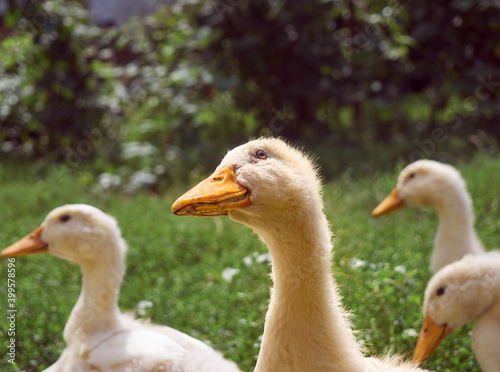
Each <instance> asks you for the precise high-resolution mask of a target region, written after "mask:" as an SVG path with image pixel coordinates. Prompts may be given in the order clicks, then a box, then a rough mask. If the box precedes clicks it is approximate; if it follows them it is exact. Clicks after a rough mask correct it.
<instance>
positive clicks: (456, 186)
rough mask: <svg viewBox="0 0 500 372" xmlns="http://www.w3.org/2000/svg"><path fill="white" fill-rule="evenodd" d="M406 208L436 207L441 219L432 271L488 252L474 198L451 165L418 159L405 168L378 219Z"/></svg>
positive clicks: (375, 210) (381, 207) (379, 207)
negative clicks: (476, 223) (476, 222)
mask: <svg viewBox="0 0 500 372" xmlns="http://www.w3.org/2000/svg"><path fill="white" fill-rule="evenodd" d="M403 207H410V208H411V207H414V208H417V207H432V208H434V209H436V211H437V213H438V216H439V225H438V229H437V233H436V236H435V238H434V250H433V252H432V256H431V262H430V268H431V270H432V271H433V272H437V271H438V270H439V269H441V268H442V267H444V266H446V265H448V264H450V263H452V262H454V261H457V260H460V259H461V258H462V257H464V256H465V255H467V254H481V253H484V252H485V250H484V248H483V246H482V244H481V242H480V240H479V238H478V237H477V234H476V231H475V230H474V213H473V209H472V199H471V197H470V195H469V193H468V192H467V187H466V184H465V181H464V179H463V178H462V176H461V175H460V173H459V172H458V171H457V170H456V169H455V168H454V167H452V166H451V165H448V164H443V163H440V162H437V161H432V160H418V161H416V162H414V163H411V164H409V165H408V166H407V167H406V168H404V169H403V170H402V171H401V173H400V175H399V177H398V183H397V185H396V187H395V188H394V190H393V191H392V192H391V193H390V194H389V195H388V196H387V198H385V199H384V201H382V202H381V203H380V204H379V206H377V208H375V209H374V211H373V212H372V215H373V216H374V217H378V216H381V215H383V214H387V213H391V212H393V211H395V210H398V209H400V208H403Z"/></svg>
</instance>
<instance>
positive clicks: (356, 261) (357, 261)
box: [349, 257, 366, 269]
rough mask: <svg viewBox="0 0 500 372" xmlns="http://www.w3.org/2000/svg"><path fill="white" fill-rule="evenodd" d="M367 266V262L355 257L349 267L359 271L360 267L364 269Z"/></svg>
mask: <svg viewBox="0 0 500 372" xmlns="http://www.w3.org/2000/svg"><path fill="white" fill-rule="evenodd" d="M365 265H366V261H363V260H360V259H359V258H356V257H353V258H352V259H351V260H350V261H349V266H351V267H352V268H353V269H357V268H358V267H363V266H365Z"/></svg>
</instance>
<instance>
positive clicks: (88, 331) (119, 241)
mask: <svg viewBox="0 0 500 372" xmlns="http://www.w3.org/2000/svg"><path fill="white" fill-rule="evenodd" d="M126 249H127V247H126V243H125V241H124V240H123V238H122V237H121V232H120V230H119V228H118V225H117V223H116V220H115V219H114V218H112V217H111V216H109V215H107V214H105V213H103V212H102V211H100V210H99V209H97V208H94V207H91V206H88V205H82V204H74V205H66V206H63V207H59V208H56V209H55V210H54V211H52V212H51V213H50V214H49V215H48V216H47V218H46V219H45V221H44V222H43V224H42V226H41V227H40V228H38V229H37V230H35V232H33V233H32V234H30V235H28V236H26V237H25V238H23V239H21V240H20V241H19V242H18V243H15V244H14V245H12V246H11V247H9V248H7V249H5V250H4V251H2V253H1V256H2V257H11V256H18V255H24V254H30V253H41V252H43V251H48V252H49V253H51V254H53V255H54V256H57V257H59V258H63V259H66V260H68V261H72V262H76V263H77V264H78V265H79V266H80V268H81V271H82V281H83V283H82V291H81V293H80V296H79V298H78V301H77V303H76V304H75V306H74V308H73V310H72V311H71V314H70V317H69V319H68V322H67V323H66V326H65V329H64V339H65V341H66V348H65V349H64V351H63V353H62V354H61V356H60V358H59V359H58V361H57V362H56V363H55V364H54V365H52V366H51V367H49V368H48V369H47V370H46V371H48V372H68V371H71V372H90V371H103V372H104V371H105V372H115V371H116V372H118V371H120V372H146V371H147V372H157V371H165V372H194V371H214V372H219V371H228V372H229V371H231V372H236V371H238V368H237V366H236V365H235V364H234V363H233V362H230V361H227V360H225V359H224V358H223V357H222V356H221V355H220V354H219V353H217V352H216V351H214V350H213V349H211V348H210V347H208V346H207V345H205V344H204V343H203V342H201V341H199V340H196V339H194V338H192V337H190V336H188V335H186V334H184V333H181V332H179V331H177V330H175V329H172V328H169V327H164V326H157V325H151V324H146V323H145V322H142V321H139V320H135V319H133V317H131V316H128V315H124V314H122V313H121V312H120V310H119V308H118V295H119V290H120V286H121V283H122V280H123V276H124V273H125V265H124V258H125V253H126Z"/></svg>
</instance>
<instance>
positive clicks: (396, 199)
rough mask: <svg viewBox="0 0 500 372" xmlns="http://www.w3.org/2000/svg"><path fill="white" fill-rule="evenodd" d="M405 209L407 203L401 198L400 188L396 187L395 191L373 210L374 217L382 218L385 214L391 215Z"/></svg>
mask: <svg viewBox="0 0 500 372" xmlns="http://www.w3.org/2000/svg"><path fill="white" fill-rule="evenodd" d="M404 207H406V203H405V201H404V200H403V199H402V198H401V196H399V192H398V188H397V187H395V188H394V190H392V191H391V193H390V194H389V195H387V197H386V198H385V199H384V200H382V203H380V204H379V205H378V206H377V208H375V209H374V210H373V212H372V216H373V217H378V216H382V215H383V214H387V213H391V212H394V211H397V210H398V209H401V208H404Z"/></svg>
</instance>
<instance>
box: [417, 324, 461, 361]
mask: <svg viewBox="0 0 500 372" xmlns="http://www.w3.org/2000/svg"><path fill="white" fill-rule="evenodd" d="M451 331H452V329H451V328H450V327H448V326H447V325H446V324H441V325H440V324H436V323H434V321H433V320H432V319H431V318H429V317H428V316H427V315H426V316H425V318H424V323H423V324H422V330H421V331H420V335H419V336H418V340H417V346H415V352H414V353H413V361H414V362H415V363H422V362H423V361H424V360H426V359H427V358H428V357H429V355H431V354H432V353H433V352H434V350H436V348H437V347H438V346H439V345H440V344H441V342H443V340H444V339H445V337H446V336H448V335H449V334H450V332H451Z"/></svg>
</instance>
